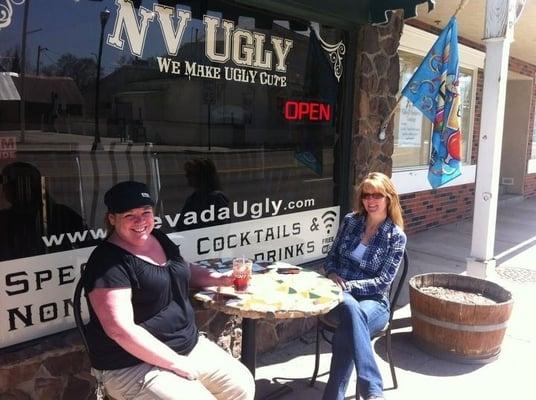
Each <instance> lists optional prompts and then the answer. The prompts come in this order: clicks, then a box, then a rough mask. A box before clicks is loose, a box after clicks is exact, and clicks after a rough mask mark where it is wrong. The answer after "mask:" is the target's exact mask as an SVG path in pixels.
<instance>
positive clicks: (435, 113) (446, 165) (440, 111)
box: [402, 17, 462, 189]
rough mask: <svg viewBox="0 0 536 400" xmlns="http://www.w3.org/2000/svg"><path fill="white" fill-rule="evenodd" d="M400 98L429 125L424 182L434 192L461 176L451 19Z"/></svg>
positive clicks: (455, 45)
mask: <svg viewBox="0 0 536 400" xmlns="http://www.w3.org/2000/svg"><path fill="white" fill-rule="evenodd" d="M402 95H403V96H405V97H407V98H408V100H409V101H411V102H412V103H413V105H414V106H415V107H417V108H418V109H419V110H420V111H421V112H422V113H423V115H424V116H425V117H426V118H428V119H429V120H430V121H431V122H432V124H433V131H432V150H431V155H430V165H429V170H428V181H429V182H430V185H432V187H433V188H434V189H435V188H437V187H439V186H442V185H444V184H445V183H447V182H450V181H451V180H453V179H454V178H456V177H458V176H460V175H461V144H462V132H461V120H460V112H461V108H460V107H461V97H460V90H459V80H458V27H457V23H456V18H455V17H452V18H451V19H450V21H449V23H448V25H447V26H446V27H445V29H444V30H443V32H441V34H440V35H439V37H438V38H437V40H436V42H435V43H434V45H433V46H432V48H431V49H430V51H429V52H428V54H427V55H426V57H425V58H424V60H423V61H422V63H421V65H420V66H419V67H418V68H417V71H416V72H415V73H414V74H413V76H412V77H411V78H410V80H409V82H408V83H407V84H406V86H405V87H404V89H403V90H402Z"/></svg>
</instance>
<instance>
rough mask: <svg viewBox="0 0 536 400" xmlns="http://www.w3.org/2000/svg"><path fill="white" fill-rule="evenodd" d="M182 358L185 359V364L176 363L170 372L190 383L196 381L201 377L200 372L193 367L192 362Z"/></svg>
mask: <svg viewBox="0 0 536 400" xmlns="http://www.w3.org/2000/svg"><path fill="white" fill-rule="evenodd" d="M180 357H181V358H184V362H181V363H174V364H173V365H171V367H170V368H169V370H170V371H171V372H173V373H175V374H177V375H178V376H181V377H183V378H185V379H188V380H190V381H193V380H196V379H197V378H198V377H199V371H197V369H196V368H195V367H193V366H192V365H191V361H190V360H187V359H186V357H184V356H180ZM181 361H182V360H181Z"/></svg>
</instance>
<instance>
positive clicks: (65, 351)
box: [0, 14, 402, 400]
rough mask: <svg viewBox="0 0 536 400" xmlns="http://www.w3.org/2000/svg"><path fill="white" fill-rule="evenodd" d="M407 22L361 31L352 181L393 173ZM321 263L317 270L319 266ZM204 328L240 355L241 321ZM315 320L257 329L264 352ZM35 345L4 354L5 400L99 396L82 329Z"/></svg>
mask: <svg viewBox="0 0 536 400" xmlns="http://www.w3.org/2000/svg"><path fill="white" fill-rule="evenodd" d="M401 30H402V18H401V16H400V14H395V15H394V16H393V17H392V18H391V22H390V23H389V24H387V25H386V26H383V27H372V26H364V27H362V28H360V30H359V32H358V43H359V45H358V48H357V52H358V57H357V60H358V61H357V66H356V92H355V96H356V97H355V100H356V102H355V111H354V118H355V124H354V128H353V133H352V136H353V143H352V153H353V154H352V166H351V168H352V172H353V175H352V177H351V182H350V183H355V182H358V181H359V180H360V179H361V178H362V177H363V176H364V174H366V173H367V172H368V171H372V170H376V171H383V172H385V173H386V174H390V173H391V168H392V165H391V154H392V153H393V134H392V127H390V129H389V132H388V136H387V140H385V141H383V142H381V141H379V140H378V138H377V135H378V131H379V127H380V124H381V122H382V119H383V118H384V117H385V116H386V115H387V114H388V112H389V110H390V109H392V107H393V106H394V103H395V98H396V94H397V92H398V76H399V63H398V55H397V48H398V44H399V40H400V34H401ZM319 266H320V263H319V265H317V266H315V267H319ZM196 318H197V321H198V325H199V328H200V330H203V331H206V332H208V334H209V337H210V338H211V339H212V340H214V341H216V342H217V343H218V344H219V345H220V346H222V347H223V348H224V349H227V350H228V351H230V352H231V353H232V354H233V355H235V356H238V355H239V352H240V345H241V328H240V319H239V318H237V317H229V316H227V315H224V314H221V313H216V312H213V311H208V310H204V309H201V308H200V307H199V305H198V306H197V309H196ZM315 322H316V320H315V318H306V319H293V320H275V321H270V320H261V321H259V323H258V325H257V332H256V335H257V350H258V353H263V352H266V351H268V350H270V349H273V348H274V347H276V346H277V345H278V344H280V343H283V342H287V341H289V340H291V339H294V338H296V337H299V336H300V335H302V334H303V333H305V332H307V331H309V330H311V329H312V328H313V327H314V325H315ZM35 342H36V344H35V346H32V347H26V348H24V349H22V350H18V351H15V352H1V350H0V400H85V399H89V398H94V396H93V389H94V380H93V378H92V377H91V375H90V373H89V369H90V368H89V360H88V358H87V355H86V354H85V350H84V348H83V346H82V344H81V341H80V339H79V337H78V334H77V332H76V331H69V332H63V333H60V334H57V335H53V336H51V337H48V338H43V339H40V340H36V341H35Z"/></svg>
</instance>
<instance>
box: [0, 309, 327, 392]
mask: <svg viewBox="0 0 536 400" xmlns="http://www.w3.org/2000/svg"><path fill="white" fill-rule="evenodd" d="M195 306H196V319H197V322H198V326H199V330H201V331H205V332H207V333H208V336H209V338H210V339H212V340H214V341H215V342H217V343H218V344H219V345H220V346H221V347H222V348H224V349H226V350H228V351H229V352H231V353H232V354H233V355H234V356H235V357H239V355H240V345H241V336H242V332H241V328H240V322H241V320H240V318H238V317H233V316H228V315H225V314H222V313H219V312H214V311H210V310H206V309H203V308H201V307H200V305H199V304H195ZM315 322H316V320H315V318H301V319H291V320H262V321H259V322H258V324H257V332H256V334H257V351H258V353H263V352H266V351H268V350H270V349H273V348H274V347H276V346H277V345H278V344H279V343H284V342H288V341H290V340H292V339H294V338H297V337H299V336H300V335H302V334H303V333H305V332H308V331H309V330H311V329H312V328H313V327H314V326H315ZM207 362H208V360H207ZM311 372H312V370H311ZM94 389H95V380H94V379H93V377H92V376H91V374H90V364H89V359H88V357H87V353H86V351H85V348H84V346H83V344H82V341H81V339H80V337H79V335H78V332H77V331H76V330H70V331H67V332H62V333H59V334H57V335H53V336H50V337H47V338H43V339H39V340H35V343H33V344H31V345H30V346H27V347H25V348H23V349H21V350H18V351H12V352H4V353H1V354H0V400H86V399H87V400H89V399H95V395H94Z"/></svg>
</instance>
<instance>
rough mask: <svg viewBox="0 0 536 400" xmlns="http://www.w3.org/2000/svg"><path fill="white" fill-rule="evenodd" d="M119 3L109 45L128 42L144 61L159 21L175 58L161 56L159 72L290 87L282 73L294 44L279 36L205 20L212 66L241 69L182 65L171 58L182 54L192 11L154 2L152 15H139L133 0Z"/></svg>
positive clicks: (141, 12) (119, 46) (141, 10)
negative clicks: (150, 32) (153, 26)
mask: <svg viewBox="0 0 536 400" xmlns="http://www.w3.org/2000/svg"><path fill="white" fill-rule="evenodd" d="M115 4H116V6H117V14H116V17H115V24H114V28H113V31H112V33H111V34H109V35H108V37H107V40H106V43H107V44H108V45H110V46H112V47H115V48H117V49H119V50H123V49H124V43H125V40H124V37H126V40H127V41H128V44H129V47H130V52H131V53H132V54H133V55H135V56H136V57H142V56H143V51H144V47H145V41H146V39H147V33H148V30H149V27H150V26H151V23H152V22H153V21H154V19H155V17H156V20H157V21H158V23H159V25H160V31H161V34H162V39H163V41H164V43H165V46H166V51H167V53H168V55H169V56H170V58H166V57H160V56H159V57H156V59H157V61H158V68H159V70H160V72H163V73H167V74H173V75H181V74H182V75H185V76H188V77H198V78H204V79H207V78H208V79H222V78H224V79H226V80H230V81H235V82H244V83H259V84H261V85H268V86H279V87H285V86H286V85H287V78H286V76H282V75H278V74H285V73H286V72H287V58H288V56H289V54H290V50H291V49H292V47H293V45H294V42H293V40H290V39H285V38H281V37H278V36H272V37H271V38H269V40H268V39H267V37H266V35H265V34H263V33H260V32H254V31H250V30H247V29H244V28H235V24H234V22H233V21H228V20H225V19H221V18H218V17H214V16H210V15H205V16H203V24H204V27H205V56H206V58H207V64H209V63H216V64H225V63H227V62H229V61H232V63H233V64H235V65H236V67H228V66H226V67H225V70H222V67H219V66H214V65H204V64H203V63H201V62H199V60H196V61H195V62H194V61H188V60H183V61H178V60H174V59H172V58H171V57H175V56H177V55H178V53H179V49H180V46H181V43H182V41H183V38H184V34H185V32H186V29H187V28H188V24H189V22H190V21H191V19H192V14H191V11H189V10H183V9H180V8H174V7H169V6H165V5H161V4H158V3H155V4H153V10H152V11H151V10H149V9H147V8H145V7H142V6H140V7H139V10H138V11H137V13H136V10H135V8H134V5H133V4H132V2H131V1H127V0H115ZM216 43H221V45H222V46H221V49H219V51H218V50H217V49H216V47H217V46H216ZM267 45H268V46H269V45H271V49H269V48H267ZM181 67H182V68H181ZM248 68H253V69H254V70H263V72H261V73H260V74H259V75H258V79H257V74H258V71H251V70H249V69H248ZM253 72H254V73H253Z"/></svg>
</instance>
